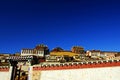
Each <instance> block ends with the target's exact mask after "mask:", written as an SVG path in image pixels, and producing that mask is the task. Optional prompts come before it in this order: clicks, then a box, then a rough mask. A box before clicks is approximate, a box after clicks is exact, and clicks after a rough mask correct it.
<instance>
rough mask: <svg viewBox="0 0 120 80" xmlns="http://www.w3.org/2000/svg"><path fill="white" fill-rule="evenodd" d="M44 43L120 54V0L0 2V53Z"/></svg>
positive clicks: (49, 45)
mask: <svg viewBox="0 0 120 80" xmlns="http://www.w3.org/2000/svg"><path fill="white" fill-rule="evenodd" d="M40 43H44V44H46V45H48V47H49V48H50V49H52V48H54V47H56V46H60V47H62V48H64V49H66V50H70V49H71V47H72V46H73V45H78V46H83V47H84V48H85V50H91V49H99V50H105V51H120V2H119V0H39V1H37V0H14V1H12V0H9V1H6V0H0V53H3V52H4V53H15V52H20V51H21V49H22V48H34V47H35V46H36V45H37V44H40Z"/></svg>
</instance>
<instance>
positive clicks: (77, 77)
mask: <svg viewBox="0 0 120 80" xmlns="http://www.w3.org/2000/svg"><path fill="white" fill-rule="evenodd" d="M33 73H34V74H35V76H34V77H36V79H37V80H120V67H107V68H87V69H71V70H48V71H33V72H32V71H31V74H30V75H29V76H31V79H30V78H29V80H35V78H34V79H33V77H32V76H33ZM37 75H38V76H37ZM38 78H39V79H38Z"/></svg>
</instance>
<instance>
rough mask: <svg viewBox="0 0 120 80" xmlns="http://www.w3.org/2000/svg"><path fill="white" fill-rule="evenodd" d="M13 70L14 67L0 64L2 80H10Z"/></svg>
mask: <svg viewBox="0 0 120 80" xmlns="http://www.w3.org/2000/svg"><path fill="white" fill-rule="evenodd" d="M11 72H12V67H9V66H0V80H10V79H11Z"/></svg>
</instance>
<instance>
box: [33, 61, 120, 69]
mask: <svg viewBox="0 0 120 80" xmlns="http://www.w3.org/2000/svg"><path fill="white" fill-rule="evenodd" d="M115 66H120V62H103V63H91V64H90V63H89V64H73V65H59V66H43V67H42V66H34V67H33V71H36V70H63V69H83V68H101V67H115Z"/></svg>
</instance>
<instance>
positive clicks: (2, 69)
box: [0, 68, 9, 72]
mask: <svg viewBox="0 0 120 80" xmlns="http://www.w3.org/2000/svg"><path fill="white" fill-rule="evenodd" d="M1 71H5V72H6V71H9V68H0V72H1Z"/></svg>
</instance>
